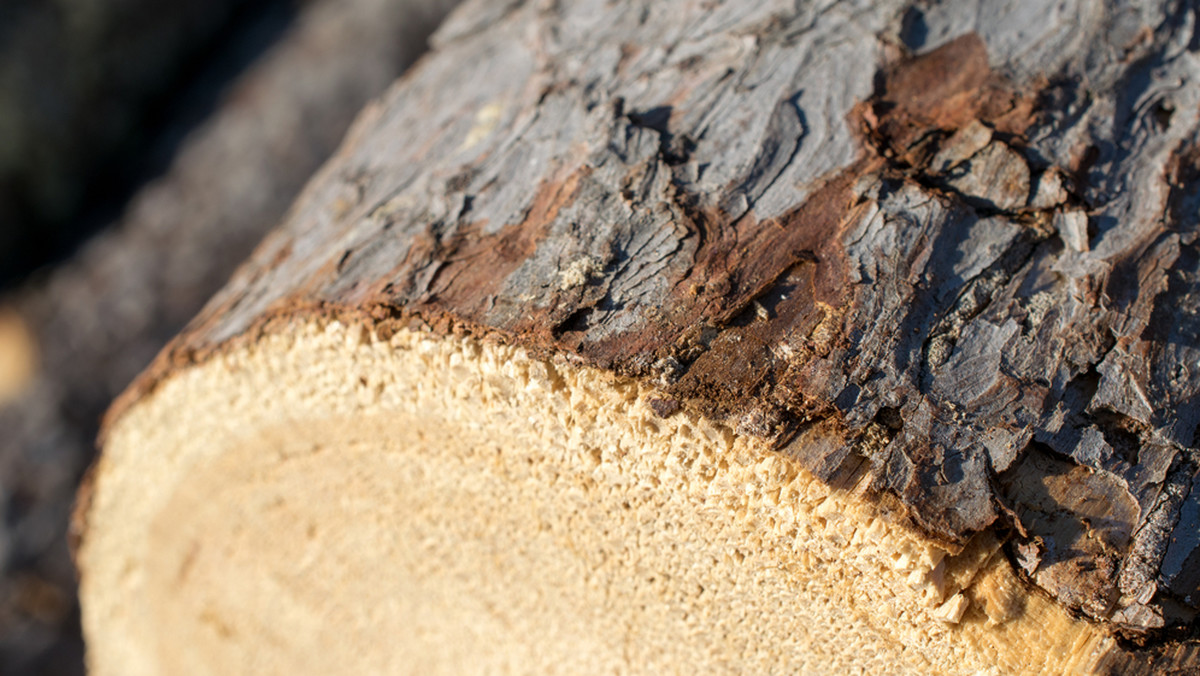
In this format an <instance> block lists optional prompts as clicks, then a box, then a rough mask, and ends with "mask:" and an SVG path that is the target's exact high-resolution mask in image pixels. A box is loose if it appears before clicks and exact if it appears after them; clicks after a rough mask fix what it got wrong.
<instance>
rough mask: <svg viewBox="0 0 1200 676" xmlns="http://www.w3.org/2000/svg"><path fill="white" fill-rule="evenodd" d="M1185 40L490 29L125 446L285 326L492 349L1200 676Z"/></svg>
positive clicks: (779, 9)
mask: <svg viewBox="0 0 1200 676" xmlns="http://www.w3.org/2000/svg"><path fill="white" fill-rule="evenodd" d="M1198 19H1200V16H1198V15H1197V10H1196V9H1195V7H1194V6H1192V5H1191V4H1189V3H1186V2H1140V3H1103V2H1085V1H1082V0H1081V1H1079V2H1065V3H1056V4H1048V3H1042V2H1034V1H1032V0H1030V1H1028V2H1026V1H1022V0H1004V1H1001V0H996V1H983V0H980V1H978V2H963V3H945V4H927V3H911V2H908V3H906V2H902V1H899V0H895V1H890V0H860V1H858V2H839V3H833V2H828V3H818V2H814V3H799V4H798V6H794V5H793V3H790V2H789V3H782V2H778V3H771V2H767V3H736V2H728V3H699V2H687V1H682V0H681V1H680V2H676V3H649V2H648V3H640V4H639V3H634V4H631V5H628V6H622V7H621V8H619V9H614V8H609V7H605V8H601V7H598V6H592V4H589V3H584V2H579V3H561V4H557V5H554V6H553V7H550V6H543V5H541V4H539V3H524V4H522V3H516V2H507V3H499V2H493V3H486V2H477V3H474V4H472V5H471V7H470V8H469V9H467V10H466V11H462V12H460V13H458V14H456V15H455V17H454V18H453V19H452V20H451V21H450V22H449V23H448V24H447V25H445V26H444V27H443V28H442V29H441V31H440V32H439V34H438V36H437V39H436V47H437V51H436V53H435V54H434V55H432V56H431V57H429V58H427V59H425V60H424V61H423V62H422V63H421V65H420V67H419V68H417V69H415V70H413V71H411V72H410V73H409V74H408V75H406V76H405V78H404V80H403V81H402V83H401V84H400V85H399V86H397V87H396V88H394V89H393V90H392V92H391V93H390V95H389V96H388V97H387V99H386V100H385V101H384V102H383V103H382V104H379V105H375V106H372V107H370V108H369V109H368V110H367V112H366V113H365V114H364V115H363V117H362V118H361V119H360V121H359V122H358V123H357V125H356V127H355V130H354V132H353V133H352V135H351V138H350V140H349V141H348V143H347V144H346V145H345V146H344V147H343V148H342V150H341V151H340V153H339V154H338V156H337V157H336V159H335V160H334V161H333V162H331V163H330V164H328V165H327V166H326V168H325V169H324V170H323V171H322V172H321V173H320V174H319V175H318V177H317V178H316V179H315V180H314V181H313V182H312V183H311V184H310V186H309V187H308V189H307V190H306V192H305V194H304V195H303V196H302V198H301V199H300V201H299V202H298V203H297V204H296V205H295V207H294V209H293V212H292V215H291V217H290V218H289V219H288V220H287V221H286V222H285V223H284V224H283V226H281V228H279V229H278V230H277V231H276V232H275V233H273V235H272V236H270V237H269V238H268V239H267V240H266V241H265V242H264V244H263V245H262V246H260V248H259V249H258V250H257V251H256V252H255V254H254V255H253V256H252V257H251V259H250V261H249V262H248V263H247V264H246V265H245V266H244V267H243V268H242V269H241V270H240V271H239V272H238V273H237V274H236V275H235V276H234V278H233V280H232V281H231V282H230V283H229V285H228V286H226V287H225V289H224V290H222V291H221V292H220V293H219V294H218V295H217V296H216V297H215V298H214V299H213V300H212V301H211V302H210V304H209V305H208V307H207V308H206V309H205V310H204V311H203V312H202V313H201V314H200V316H199V317H198V318H197V319H196V320H195V321H194V322H193V323H192V324H191V325H190V327H189V328H188V330H187V331H186V332H185V333H184V334H182V335H181V336H180V337H179V338H177V339H176V340H175V341H174V342H173V343H172V345H171V346H170V348H169V349H168V350H167V351H166V352H164V354H163V355H162V356H161V357H160V358H159V360H158V361H157V362H156V364H155V365H154V366H153V367H152V368H151V369H150V370H149V371H148V372H147V373H146V374H144V375H143V377H142V378H141V379H140V380H139V381H138V382H137V383H136V384H135V386H134V387H133V388H132V389H131V390H129V391H128V392H127V393H126V394H125V395H124V397H123V398H122V400H121V401H119V402H118V404H117V405H116V407H115V408H114V410H113V411H112V412H111V413H110V415H111V416H114V417H117V416H120V414H121V411H122V410H123V408H124V407H125V406H128V405H129V403H130V402H133V401H135V400H137V398H138V397H140V396H143V395H144V394H145V393H146V392H148V391H149V390H151V389H152V388H153V387H154V386H155V384H156V383H158V382H160V381H162V380H163V379H164V378H168V377H170V375H171V374H172V373H173V372H175V371H176V370H177V369H180V368H182V367H184V366H186V365H188V364H191V363H194V362H196V361H198V360H203V359H205V358H206V357H207V356H208V355H211V354H213V353H214V352H215V351H217V350H221V349H226V348H228V347H229V346H231V345H236V344H239V343H242V342H245V341H253V340H254V339H255V338H256V337H257V336H259V335H261V333H262V331H264V330H270V327H271V326H272V325H273V322H274V321H275V320H276V319H278V318H286V317H294V316H296V315H298V314H299V315H302V314H326V315H334V316H359V317H367V318H370V320H371V321H373V322H375V323H376V324H377V326H378V327H379V328H378V330H379V331H383V332H386V331H387V330H388V328H387V327H388V326H389V323H391V325H395V326H425V327H428V328H429V329H430V330H434V331H441V332H450V331H466V332H470V333H474V334H486V335H490V336H493V337H494V338H498V339H500V340H506V341H512V342H515V343H518V344H520V345H523V346H527V347H531V348H534V349H536V350H541V351H545V352H554V353H559V354H568V355H573V357H574V358H575V359H577V360H578V361H579V362H581V363H586V364H589V365H593V366H598V367H601V368H605V369H609V370H613V371H616V372H619V373H622V374H626V375H631V376H635V377H638V378H643V379H651V380H654V381H656V382H658V383H659V385H660V386H661V389H662V391H663V392H664V393H665V396H664V397H663V398H661V399H660V400H657V401H656V402H654V406H655V407H656V410H657V411H659V413H660V414H661V415H663V416H670V415H672V414H673V413H674V412H675V411H677V410H679V409H680V408H687V409H689V410H692V411H697V412H700V413H702V414H704V415H706V416H708V417H711V418H714V419H718V420H723V421H727V422H730V423H731V424H733V425H735V426H736V427H737V429H738V430H739V431H741V432H743V433H748V434H754V435H758V436H761V437H765V438H768V439H770V440H772V442H773V443H774V444H775V445H776V447H777V448H778V449H779V452H781V453H787V454H791V455H793V456H795V457H797V458H800V459H801V460H802V461H803V462H804V464H805V466H806V467H808V468H809V469H810V470H811V471H812V472H814V473H815V474H817V475H818V476H820V477H823V478H825V479H827V480H830V481H834V480H836V479H837V477H839V476H842V475H844V474H846V473H852V472H854V471H859V469H861V468H865V471H868V472H869V473H870V475H871V477H872V481H873V487H874V490H875V491H876V492H877V494H878V495H879V496H881V499H882V497H883V496H892V497H894V498H895V499H897V500H898V501H899V503H900V504H902V505H903V506H904V508H905V512H906V515H907V518H908V520H909V521H910V523H911V525H912V526H914V527H915V528H918V529H920V530H921V531H922V532H923V533H925V534H926V535H928V536H930V537H932V538H935V539H937V540H939V541H941V542H943V543H945V544H946V545H947V546H950V547H961V546H964V545H966V543H967V542H968V540H969V539H970V538H971V537H973V536H974V535H975V534H978V533H981V532H992V533H995V534H996V535H997V536H998V537H1000V538H1001V539H1003V540H1004V541H1005V543H1006V544H1005V547H1006V551H1007V552H1008V554H1009V556H1010V557H1011V558H1012V560H1013V561H1014V563H1015V565H1016V566H1018V568H1019V569H1020V570H1022V571H1023V573H1024V574H1025V575H1026V577H1027V579H1028V581H1029V583H1030V584H1032V585H1036V586H1038V587H1040V588H1041V589H1042V590H1044V591H1045V592H1046V593H1047V594H1049V595H1050V596H1052V597H1053V598H1055V599H1057V600H1058V601H1059V602H1060V603H1062V604H1064V605H1065V606H1067V607H1069V608H1071V609H1072V610H1074V611H1076V612H1078V613H1080V614H1082V615H1083V616H1086V617H1088V618H1091V619H1093V620H1096V621H1099V622H1104V623H1107V626H1110V627H1111V628H1112V629H1113V631H1116V632H1119V633H1121V634H1122V635H1123V636H1125V637H1127V638H1128V639H1129V640H1130V648H1129V652H1128V653H1125V654H1123V655H1116V656H1113V657H1112V659H1113V660H1114V663H1113V664H1114V666H1112V668H1113V669H1115V670H1132V669H1135V668H1144V669H1151V668H1156V669H1164V670H1165V669H1170V668H1177V669H1187V668H1194V667H1195V665H1196V659H1197V651H1196V647H1195V645H1194V644H1190V643H1187V642H1183V637H1186V636H1187V635H1190V633H1191V632H1193V631H1194V629H1195V627H1196V624H1195V622H1196V613H1197V610H1198V609H1200V538H1198V533H1200V482H1197V481H1196V478H1197V473H1198V472H1200V452H1198V450H1197V446H1198V444H1200V439H1197V426H1198V424H1200V397H1198V396H1197V393H1198V391H1200V366H1197V364H1200V323H1198V320H1197V314H1196V294H1197V289H1198V288H1200V286H1198V283H1200V248H1198V247H1200V243H1198V242H1197V233H1198V232H1200V198H1198V197H1197V195H1200V192H1198V190H1197V189H1198V188H1200V185H1198V178H1200V137H1198V132H1200V119H1198V114H1200V87H1197V86H1196V85H1197V82H1196V81H1197V80H1198V79H1200V32H1198V31H1197V21H1198ZM818 430H819V432H820V435H816V431H818ZM830 434H834V435H835V436H836V437H837V438H838V439H839V440H840V441H839V442H838V443H834V444H815V443H812V442H811V440H812V439H814V438H817V436H820V437H821V438H826V437H828V436H829V435H830ZM889 499H890V498H889ZM1139 645H1140V646H1143V648H1138V647H1137V646H1139ZM1139 650H1142V652H1139ZM1122 660H1125V661H1124V662H1123V661H1122ZM1154 660H1160V661H1159V662H1155V661H1154ZM1151 665H1153V666H1151Z"/></svg>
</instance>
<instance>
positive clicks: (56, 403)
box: [0, 0, 454, 675]
mask: <svg viewBox="0 0 1200 676" xmlns="http://www.w3.org/2000/svg"><path fill="white" fill-rule="evenodd" d="M453 4H454V0H172V1H170V2H161V1H152V0H41V1H37V0H0V674H5V675H25V674H82V673H84V666H83V665H84V647H83V643H82V639H81V637H80V634H79V620H78V606H77V603H76V597H75V577H74V569H73V567H72V565H71V562H70V557H69V550H68V547H67V543H66V533H67V524H68V520H69V515H70V510H71V505H72V500H73V496H74V490H75V486H76V485H77V483H78V481H79V478H80V477H81V476H82V473H83V472H84V470H85V469H86V467H87V465H88V463H89V462H90V461H91V460H92V458H93V455H94V439H95V434H96V431H97V429H98V423H99V419H100V416H101V415H102V414H103V412H104V409H105V408H106V407H107V405H108V403H109V402H110V401H111V400H112V398H113V397H114V396H115V395H117V394H118V393H119V392H120V390H121V389H122V388H123V387H124V386H125V385H126V384H127V383H128V382H129V381H130V380H131V379H132V378H133V377H134V376H135V375H136V374H137V373H138V371H140V370H141V369H142V368H143V367H144V366H145V365H146V364H147V363H148V362H149V361H150V359H151V358H153V356H154V355H155V353H156V352H157V351H158V350H159V349H160V348H161V346H162V345H163V343H165V341H166V340H168V339H169V338H170V337H171V336H172V335H173V334H174V333H175V332H177V331H178V330H179V329H180V328H181V327H182V325H183V324H184V323H185V322H186V321H187V320H188V319H189V318H190V317H191V316H192V315H194V314H195V313H196V312H197V311H198V310H199V308H200V306H201V305H202V304H203V302H204V301H205V300H206V299H207V298H208V297H209V296H210V295H211V294H212V293H213V292H214V291H216V289H217V288H219V286H220V284H221V283H222V282H223V281H224V280H225V279H226V278H227V277H228V275H229V274H230V273H231V272H232V270H233V269H234V268H235V267H236V265H237V263H238V262H240V261H241V260H242V259H243V258H244V257H245V256H246V255H247V254H248V253H249V251H250V250H251V249H252V248H253V246H254V245H255V244H256V243H257V242H258V240H259V239H260V238H261V237H262V236H263V235H264V234H265V232H266V231H267V230H269V229H270V228H271V226H272V225H274V224H275V223H276V222H277V221H278V220H279V219H280V218H281V217H282V215H283V213H284V212H285V210H286V209H287V207H288V206H289V205H290V203H291V201H292V200H293V198H294V197H295V195H296V193H297V192H298V191H299V190H300V189H301V188H302V187H303V185H304V182H305V181H306V180H307V178H308V177H309V176H310V175H311V174H312V173H313V171H315V170H316V169H317V168H318V167H319V166H320V164H321V162H322V161H323V160H324V158H326V157H327V156H328V155H329V154H330V153H331V152H332V151H333V150H334V149H335V148H336V147H337V143H338V141H339V140H340V138H341V136H342V135H343V133H344V132H345V129H346V127H347V126H348V125H349V123H350V122H351V121H352V119H353V117H354V114H355V113H356V112H357V111H358V110H359V109H360V108H361V107H362V106H363V105H364V103H365V102H366V101H368V100H369V99H370V98H371V97H373V96H375V95H377V94H379V93H380V92H381V91H382V90H383V88H384V87H386V86H387V85H388V84H389V83H390V82H392V81H393V80H394V79H395V78H396V77H397V76H398V75H399V74H400V73H402V72H403V69H404V68H405V67H406V66H408V65H409V64H410V63H412V61H413V60H414V59H415V58H416V57H417V56H418V55H419V54H420V53H421V52H422V51H423V50H424V48H425V44H426V40H427V38H428V36H429V34H430V33H431V32H432V30H433V29H434V28H435V27H436V26H437V24H438V23H439V22H440V20H441V18H442V17H443V15H444V14H445V12H446V11H448V9H449V8H450V6H451V5H453Z"/></svg>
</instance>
